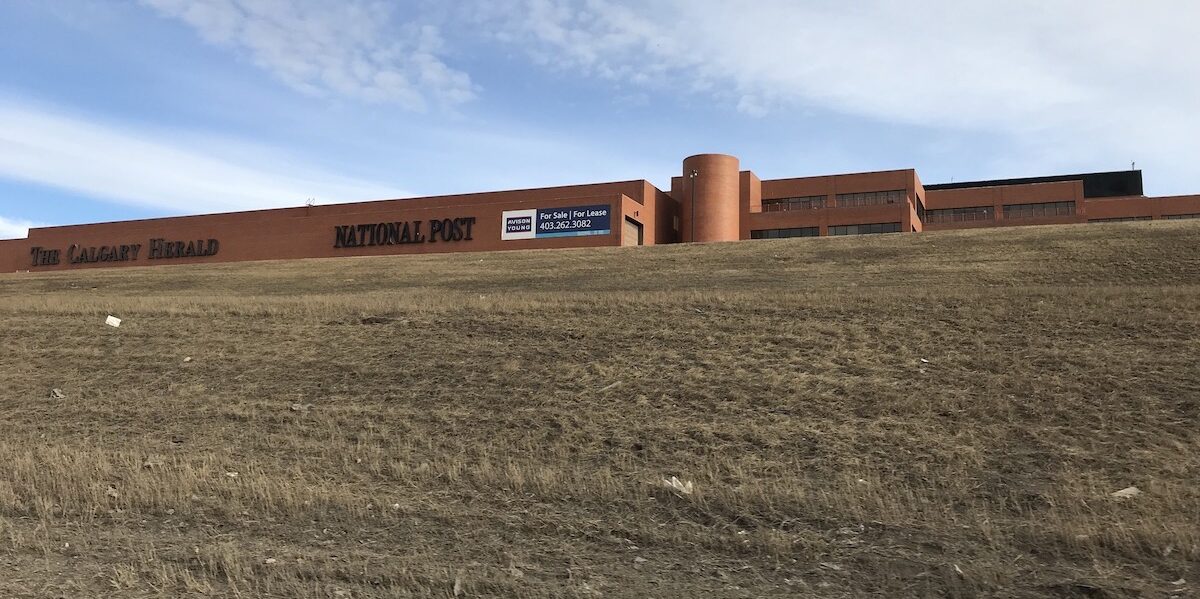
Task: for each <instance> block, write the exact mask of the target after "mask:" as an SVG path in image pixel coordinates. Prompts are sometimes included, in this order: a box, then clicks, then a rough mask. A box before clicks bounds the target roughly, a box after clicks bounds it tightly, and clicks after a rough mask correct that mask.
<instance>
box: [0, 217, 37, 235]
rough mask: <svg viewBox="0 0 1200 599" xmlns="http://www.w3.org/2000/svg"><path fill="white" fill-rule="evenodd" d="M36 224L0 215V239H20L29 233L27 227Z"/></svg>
mask: <svg viewBox="0 0 1200 599" xmlns="http://www.w3.org/2000/svg"><path fill="white" fill-rule="evenodd" d="M36 226H38V225H36V224H34V223H31V222H29V221H27V220H21V219H12V218H5V217H3V216H0V239H21V238H24V237H27V236H28V235H29V229H30V228H32V227H36Z"/></svg>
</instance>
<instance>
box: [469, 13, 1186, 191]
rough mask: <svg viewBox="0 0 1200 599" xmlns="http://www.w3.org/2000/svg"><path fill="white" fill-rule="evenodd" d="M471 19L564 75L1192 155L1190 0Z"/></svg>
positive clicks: (780, 106) (758, 105)
mask: <svg viewBox="0 0 1200 599" xmlns="http://www.w3.org/2000/svg"><path fill="white" fill-rule="evenodd" d="M1084 4H1086V6H1083V5H1084ZM471 6H472V9H471V14H472V15H474V17H475V18H476V19H477V22H478V23H480V24H481V27H480V28H481V29H483V30H487V31H493V32H495V33H494V36H495V38H496V39H497V40H499V41H501V42H506V43H510V44H512V45H513V46H514V47H517V48H521V49H523V51H525V52H528V53H529V54H530V55H531V56H532V58H533V59H534V60H536V61H538V62H540V63H542V64H545V65H548V66H550V67H553V68H558V69H562V70H563V71H564V72H571V73H584V74H588V75H590V76H594V77H600V78H607V79H613V80H618V81H621V82H623V83H635V84H640V85H644V86H648V87H655V88H658V89H661V90H667V91H669V92H671V93H679V92H684V93H690V94H692V95H693V96H696V97H711V98H714V99H716V100H717V101H718V102H723V103H725V104H726V105H727V106H729V107H730V109H731V110H739V111H741V112H743V113H746V114H748V115H751V116H768V115H770V116H776V115H786V114H787V113H788V112H789V111H793V110H796V109H798V108H801V109H802V108H805V107H820V108H822V109H828V110H832V111H835V112H840V113H843V114H848V115H853V116H858V117H866V118H870V119H873V120H877V121H880V122H888V123H905V124H913V125H918V126H926V127H931V128H935V129H947V128H949V129H955V130H967V131H972V130H977V131H985V132H988V133H995V134H999V135H1002V136H1007V137H1010V138H1012V139H1013V140H1014V141H1016V142H1017V143H1018V144H1020V145H1024V146H1026V147H1028V148H1029V150H1030V152H1031V153H1037V154H1039V155H1038V156H1037V157H1036V159H1037V160H1039V161H1043V162H1042V166H1043V167H1045V166H1047V164H1046V163H1045V162H1044V161H1045V160H1047V159H1050V160H1051V162H1053V160H1052V159H1053V158H1054V156H1055V154H1058V155H1059V156H1061V155H1063V154H1066V153H1070V154H1074V155H1077V156H1078V155H1084V156H1085V157H1091V156H1094V155H1097V154H1102V153H1112V152H1113V151H1114V150H1115V151H1119V152H1120V153H1121V154H1122V155H1126V156H1130V157H1142V159H1143V160H1144V161H1145V162H1152V161H1154V162H1157V163H1158V165H1159V166H1170V167H1173V168H1174V169H1175V170H1176V171H1179V172H1182V171H1183V170H1184V169H1190V165H1192V164H1194V163H1195V162H1197V161H1198V160H1200V145H1197V144H1196V143H1195V139H1197V138H1200V118H1197V116H1196V111H1195V106H1197V105H1200V77H1197V71H1196V60H1195V57H1196V56H1198V55H1200V36H1196V35H1195V34H1194V32H1192V31H1191V30H1192V29H1193V25H1194V23H1196V22H1200V4H1198V3H1196V2H1192V1H1190V0H1163V1H1161V2H1153V3H1146V2H1140V3H1138V2H1127V1H1124V0H1092V1H1090V2H1086V3H1082V4H1081V3H1078V2H1043V1H1041V0H1002V1H1001V0H979V1H971V2H962V1H961V0H925V1H920V2H893V1H891V0H865V1H863V2H825V1H813V2H796V1H794V0H756V1H755V2H728V1H726V0H645V1H643V2H637V3H629V2H616V1H611V0H510V1H508V2H504V1H493V0H487V1H484V0H479V1H477V2H475V3H473V4H472V5H471Z"/></svg>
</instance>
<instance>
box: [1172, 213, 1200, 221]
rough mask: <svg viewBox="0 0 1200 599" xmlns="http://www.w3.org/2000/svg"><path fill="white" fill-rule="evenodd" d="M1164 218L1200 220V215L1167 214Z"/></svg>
mask: <svg viewBox="0 0 1200 599" xmlns="http://www.w3.org/2000/svg"><path fill="white" fill-rule="evenodd" d="M1163 218H1165V219H1167V220H1183V219H1185V218H1200V214H1167V215H1164V216H1163Z"/></svg>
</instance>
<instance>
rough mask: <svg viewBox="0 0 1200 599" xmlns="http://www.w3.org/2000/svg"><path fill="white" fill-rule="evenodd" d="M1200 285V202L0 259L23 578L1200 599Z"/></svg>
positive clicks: (1, 543) (413, 589) (3, 535)
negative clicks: (1128, 496) (438, 249)
mask: <svg viewBox="0 0 1200 599" xmlns="http://www.w3.org/2000/svg"><path fill="white" fill-rule="evenodd" d="M1198 291H1200V223H1195V222H1193V223H1189V222H1154V223H1134V224H1116V225H1095V226H1086V227H1085V226H1069V227H1056V228H1040V227H1035V228H1021V229H1008V230H992V231H979V232H963V233H940V234H925V235H906V236H901V235H889V236H876V237H869V238H845V239H803V240H789V241H777V242H756V243H740V244H727V245H712V246H706V247H682V246H673V247H660V248H627V249H625V248H620V249H618V248H614V249H605V250H594V251H593V250H587V251H565V252H519V253H494V254H474V255H469V254H460V255H447V256H426V257H398V258H373V259H348V260H326V261H305V262H287V263H259V264H248V265H247V264H243V265H223V266H212V267H168V268H153V269H138V270H103V271H88V272H79V273H72V274H45V275H20V276H4V277H0V341H2V347H0V426H2V427H3V431H4V434H3V435H2V436H0V596H4V597H22V596H30V597H42V596H59V595H62V596H71V597H75V596H96V595H108V594H111V595H113V596H145V595H154V594H161V595H163V596H176V595H181V594H189V593H202V592H203V593H208V594H210V595H218V596H226V595H228V596H232V595H235V594H237V593H241V594H242V596H260V595H261V596H279V597H289V596H303V597H338V596H340V597H376V596H379V597H386V596H409V595H411V594H416V595H428V596H438V597H453V596H455V595H456V594H458V595H460V596H509V597H551V596H555V597H557V596H569V597H570V596H573V597H601V596H605V597H620V596H630V597H633V596H655V597H698V596H712V597H763V596H797V595H801V596H818V597H848V596H864V595H874V596H881V597H884V596H886V597H897V596H951V597H973V596H979V597H987V596H994V597H1041V596H1065V597H1070V596H1081V597H1083V596H1092V597H1102V596H1107V597H1122V596H1139V595H1140V596H1148V597H1156V596H1162V597H1167V596H1172V593H1176V594H1179V595H1180V596H1187V595H1188V594H1189V593H1190V592H1195V590H1196V589H1197V588H1198V585H1200V566H1198V563H1200V528H1198V527H1197V526H1196V523H1197V514H1200V488H1198V485H1197V482H1196V481H1197V480H1200V432H1198V426H1197V424H1198V422H1200V408H1198V406H1200V367H1198V366H1197V364H1196V359H1197V357H1198V356H1200V340H1198V337H1197V331H1200V296H1198V294H1197V292H1198ZM108 313H112V314H116V315H118V316H120V317H122V318H125V319H126V322H125V325H124V326H122V327H121V328H120V329H111V328H108V327H105V326H103V319H104V316H105V315H106V314H108ZM186 357H191V358H192V360H191V361H189V362H185V361H184V359H185V358H186ZM922 359H925V360H928V361H929V362H928V364H926V363H923V362H922ZM52 388H59V389H62V390H63V391H64V392H65V393H66V396H67V397H66V399H51V398H49V397H48V394H49V392H50V390H51V389H52ZM294 403H300V404H312V407H311V409H308V410H307V411H305V410H299V411H296V410H293V409H291V408H290V406H291V404H294ZM230 473H236V477H234V476H233V475H231V474H230ZM670 476H678V477H679V478H681V479H684V480H690V481H693V482H694V485H695V491H694V493H693V494H692V495H690V496H685V495H682V494H679V493H676V492H673V491H671V490H669V489H667V488H665V487H664V486H663V485H662V482H661V480H662V479H663V478H664V477H670ZM1130 485H1136V486H1138V487H1139V488H1140V489H1141V490H1142V491H1143V492H1144V493H1143V494H1142V495H1141V496H1139V497H1137V498H1135V499H1133V500H1128V501H1117V500H1114V499H1112V498H1111V497H1110V496H1109V494H1110V493H1112V492H1113V491H1116V490H1118V489H1122V488H1124V487H1127V486H1130ZM269 560H274V561H273V562H270V563H268V562H269ZM1180 578H1185V579H1186V580H1187V581H1188V582H1187V583H1186V585H1178V584H1173V581H1177V580H1178V579H1180ZM1187 585H1191V586H1190V587H1189V586H1187Z"/></svg>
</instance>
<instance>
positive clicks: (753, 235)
mask: <svg viewBox="0 0 1200 599" xmlns="http://www.w3.org/2000/svg"><path fill="white" fill-rule="evenodd" d="M820 234H821V228H820V227H802V228H799V229H766V230H763V231H751V232H750V239H787V238H789V237H817V236H819V235H820Z"/></svg>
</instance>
